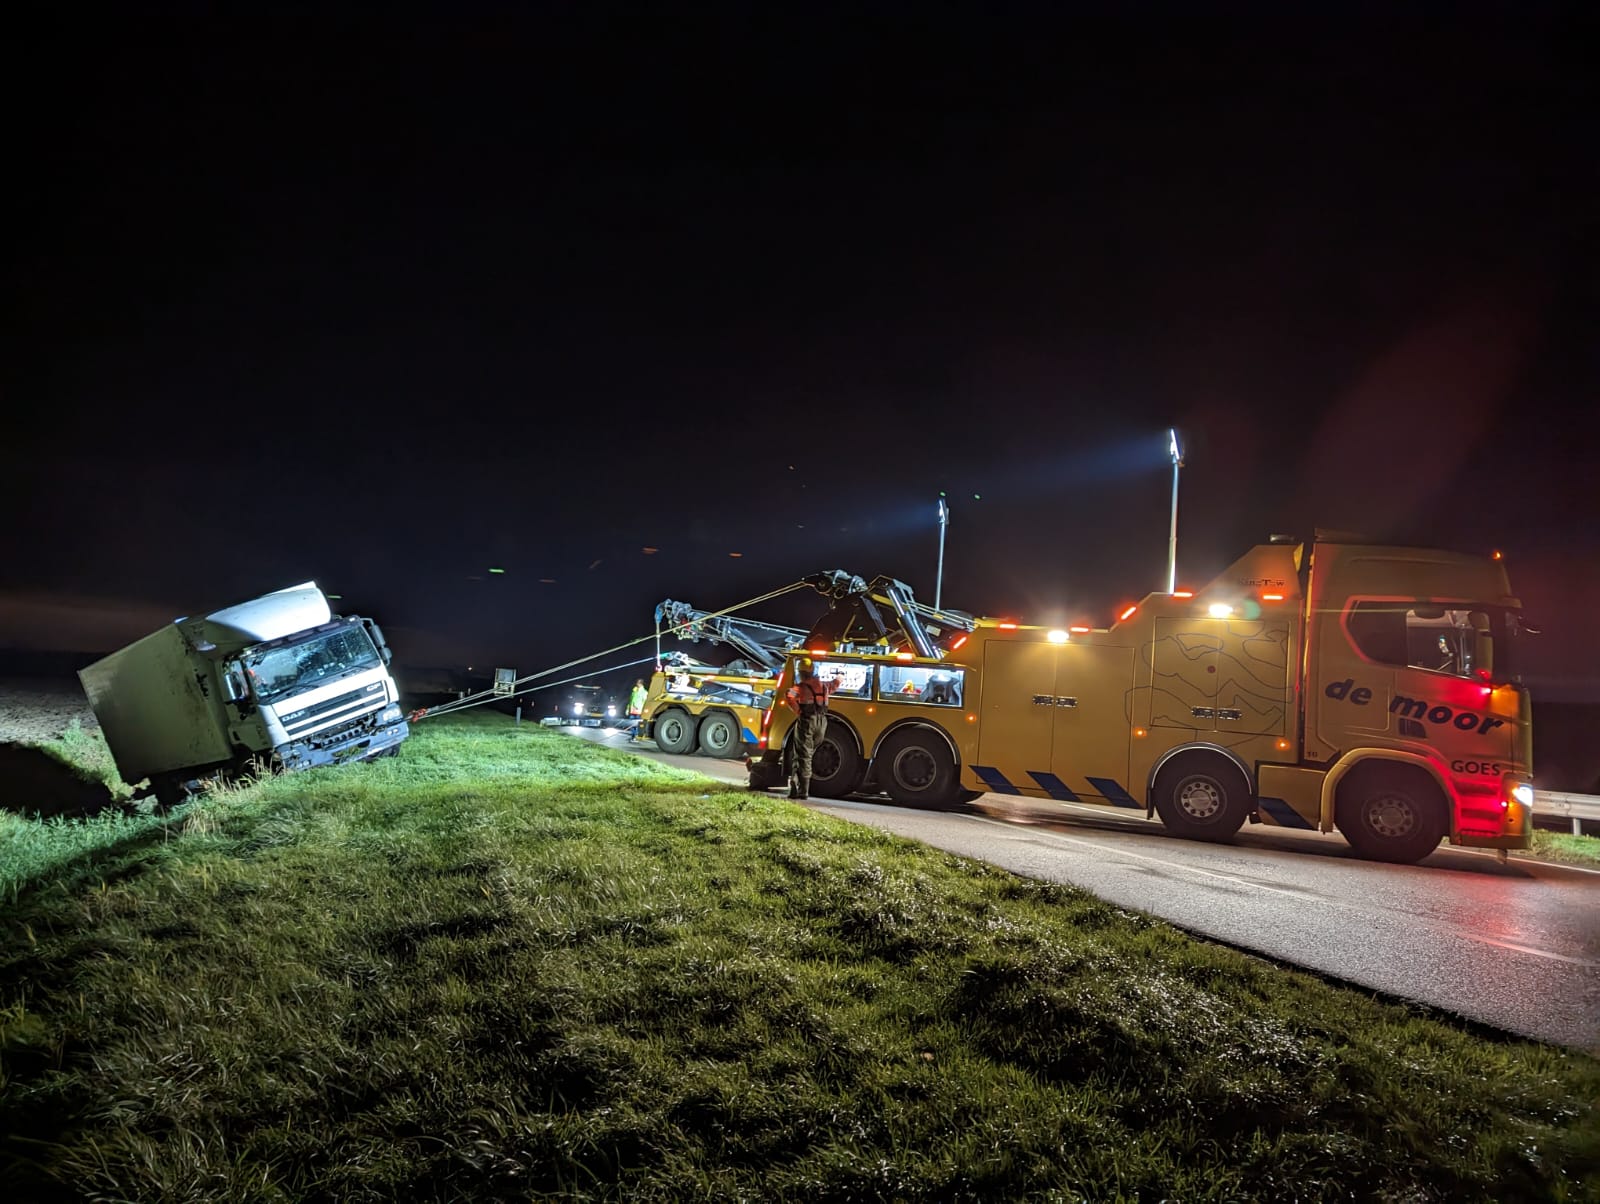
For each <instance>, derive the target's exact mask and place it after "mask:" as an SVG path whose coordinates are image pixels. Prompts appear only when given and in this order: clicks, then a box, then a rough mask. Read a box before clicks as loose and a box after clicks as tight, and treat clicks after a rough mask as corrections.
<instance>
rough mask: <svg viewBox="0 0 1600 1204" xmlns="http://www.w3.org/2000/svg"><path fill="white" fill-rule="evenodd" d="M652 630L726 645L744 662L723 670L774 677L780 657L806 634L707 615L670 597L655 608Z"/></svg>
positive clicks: (691, 641) (754, 622)
mask: <svg viewBox="0 0 1600 1204" xmlns="http://www.w3.org/2000/svg"><path fill="white" fill-rule="evenodd" d="M656 631H657V633H658V636H659V635H662V634H671V635H673V636H675V637H676V638H678V639H680V640H686V641H688V642H689V643H691V644H693V643H698V642H699V641H700V640H705V641H706V642H707V643H711V644H726V645H728V646H729V647H730V648H732V649H734V650H735V651H736V652H738V653H739V654H740V655H741V656H743V657H744V658H745V661H744V663H741V662H739V661H735V662H734V663H733V664H731V665H728V666H726V668H725V670H724V671H726V672H730V673H740V672H748V673H750V674H752V675H758V676H760V675H764V676H767V677H772V676H775V675H776V674H777V672H778V669H779V667H780V666H781V665H782V664H783V658H784V656H785V655H787V654H788V653H789V652H790V650H792V649H795V648H798V647H800V645H802V644H803V643H805V640H806V633H805V632H804V631H803V630H801V629H800V628H798V627H782V626H779V625H778V624H776V623H762V622H758V621H757V620H755V619H735V618H731V617H729V616H728V615H725V614H721V615H719V614H710V613H708V612H706V611H703V610H696V609H695V608H694V607H692V606H690V605H689V604H688V603H687V602H674V601H673V600H672V599H671V598H668V599H667V600H666V601H664V602H662V603H661V604H660V605H659V606H657V607H656Z"/></svg>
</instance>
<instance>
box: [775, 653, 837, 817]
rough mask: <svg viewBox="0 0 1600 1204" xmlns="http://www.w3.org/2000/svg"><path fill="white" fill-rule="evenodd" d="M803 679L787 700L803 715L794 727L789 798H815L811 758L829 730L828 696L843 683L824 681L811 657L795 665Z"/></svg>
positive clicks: (802, 659) (790, 692) (797, 683)
mask: <svg viewBox="0 0 1600 1204" xmlns="http://www.w3.org/2000/svg"><path fill="white" fill-rule="evenodd" d="M795 671H796V673H797V675H798V678H799V680H798V681H797V682H796V683H795V686H794V688H793V689H792V690H790V691H789V694H788V697H787V698H786V699H785V701H786V702H787V703H788V704H789V706H790V707H792V708H793V709H794V710H795V711H796V712H797V713H798V714H799V716H800V719H799V722H797V723H796V724H795V725H794V735H793V737H792V739H793V740H794V757H793V759H792V761H791V762H790V774H791V777H790V779H789V797H790V798H794V799H808V798H810V797H811V757H812V754H814V753H815V752H816V751H817V745H819V744H821V743H822V737H823V736H825V735H826V734H827V731H828V696H829V695H831V694H832V693H833V692H834V691H835V690H837V689H838V688H839V682H838V681H837V680H833V681H823V680H822V679H821V678H820V677H818V676H817V667H816V665H815V664H813V663H812V661H811V659H810V658H809V657H802V658H801V659H800V660H799V661H797V662H796V663H795Z"/></svg>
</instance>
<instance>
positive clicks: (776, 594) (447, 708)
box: [407, 581, 812, 723]
mask: <svg viewBox="0 0 1600 1204" xmlns="http://www.w3.org/2000/svg"><path fill="white" fill-rule="evenodd" d="M810 588H812V587H811V585H810V583H809V582H806V581H793V582H790V583H789V584H788V585H785V586H783V587H781V588H779V589H775V590H771V591H769V592H768V593H765V594H761V595H760V596H759V597H755V598H748V599H746V600H745V601H743V602H739V603H737V604H735V605H733V606H729V607H727V608H725V609H723V610H718V611H712V612H708V614H707V616H706V617H707V618H713V619H718V618H721V617H722V616H723V615H731V614H733V612H734V611H737V610H744V609H745V608H746V607H747V606H759V605H761V603H763V602H770V601H772V599H774V598H781V597H782V596H783V595H784V594H787V593H792V592H794V591H795V590H797V589H810ZM697 621H698V620H697ZM694 625H695V624H694V622H685V623H679V624H676V625H675V626H673V627H669V628H667V629H666V630H665V631H662V630H661V629H660V628H659V627H658V628H657V629H656V630H655V631H654V632H652V633H651V634H650V635H642V636H640V637H639V638H638V639H636V640H629V641H628V642H627V643H625V644H618V645H616V646H615V647H612V648H607V649H605V650H604V651H603V652H595V653H592V654H591V655H589V656H580V657H578V659H576V660H570V661H567V662H566V663H565V664H561V665H555V666H553V667H551V668H549V669H541V670H540V671H539V672H537V673H529V674H528V675H527V676H525V677H519V678H517V679H516V680H515V681H513V682H512V683H511V686H512V689H511V692H510V693H496V692H495V691H494V689H493V688H490V689H487V690H479V691H477V692H476V693H473V694H465V695H463V696H462V697H460V698H452V699H450V700H449V701H447V702H442V703H440V704H439V705H438V706H436V707H423V708H421V709H420V710H416V711H412V712H411V714H410V715H409V716H407V718H408V719H409V720H410V722H412V723H415V722H417V721H418V720H419V719H422V718H424V717H425V716H431V715H449V714H452V713H453V712H455V711H464V710H466V709H467V708H468V707H475V706H480V705H482V704H483V703H485V702H493V701H494V700H495V699H496V698H515V697H517V695H519V694H526V693H530V692H532V691H533V690H535V689H544V688H546V686H554V685H566V684H568V683H567V682H547V683H545V684H544V685H541V686H530V687H528V689H526V690H523V689H518V688H517V687H519V686H523V685H525V684H526V683H527V682H530V681H539V680H540V679H541V678H545V677H550V676H551V675H553V674H556V673H560V672H562V671H563V670H566V669H574V668H576V667H577V666H579V665H586V664H588V663H589V662H590V661H596V660H599V659H600V658H601V657H604V656H611V655H613V654H614V653H618V652H626V651H627V650H628V649H629V648H635V647H637V646H638V645H640V644H644V643H648V642H650V641H652V640H654V641H655V645H656V656H655V658H654V659H655V660H656V661H657V663H659V662H660V656H661V637H662V636H663V635H672V634H674V633H676V632H679V631H683V630H686V629H687V628H690V627H693V626H694ZM651 659H652V658H650V657H642V658H640V659H639V660H637V661H630V662H628V664H629V665H639V664H643V663H645V662H646V661H648V660H651ZM625 667H627V666H623V665H615V666H613V668H618V669H620V668H625ZM595 672H602V673H605V672H610V670H608V669H602V670H590V671H588V672H586V673H584V674H580V676H585V677H587V676H590V675H592V674H593V673H595ZM571 680H573V681H575V680H577V679H576V678H573V679H571Z"/></svg>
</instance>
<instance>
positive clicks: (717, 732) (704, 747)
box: [700, 711, 744, 757]
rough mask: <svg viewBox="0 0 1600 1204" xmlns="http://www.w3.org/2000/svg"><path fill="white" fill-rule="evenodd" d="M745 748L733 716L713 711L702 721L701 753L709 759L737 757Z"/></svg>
mask: <svg viewBox="0 0 1600 1204" xmlns="http://www.w3.org/2000/svg"><path fill="white" fill-rule="evenodd" d="M743 746H744V741H743V740H741V739H740V738H739V725H738V724H737V723H735V722H734V721H733V716H732V715H728V714H725V713H723V712H722V711H712V712H711V713H710V714H709V715H707V716H706V717H705V718H704V719H702V720H700V751H701V752H703V753H705V755H706V756H708V757H735V756H738V755H739V753H740V751H741V750H742V748H743Z"/></svg>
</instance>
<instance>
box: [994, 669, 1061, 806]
mask: <svg viewBox="0 0 1600 1204" xmlns="http://www.w3.org/2000/svg"><path fill="white" fill-rule="evenodd" d="M1057 651H1058V650H1057V648H1056V646H1055V645H1053V644H1039V643H1032V642H1021V641H1017V642H1013V641H1011V640H990V641H988V643H987V644H985V645H984V649H983V704H982V705H983V714H982V720H981V723H980V724H979V730H978V761H977V765H976V766H975V767H974V768H976V769H977V770H978V776H979V777H980V778H982V779H983V780H984V781H985V782H986V783H987V784H988V785H989V786H991V788H994V789H1002V790H1003V789H1005V788H1006V784H1009V786H1010V787H1011V788H1012V789H1014V790H1026V791H1028V792H1030V793H1041V794H1042V793H1044V791H1043V789H1042V788H1041V787H1040V786H1039V785H1038V783H1037V782H1035V781H1034V779H1033V778H1031V777H1029V776H1028V771H1029V770H1045V769H1048V768H1049V766H1050V742H1051V737H1052V733H1053V731H1054V729H1055V710H1056V709H1055V695H1056V689H1055V679H1056V660H1057V656H1056V653H1057Z"/></svg>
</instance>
